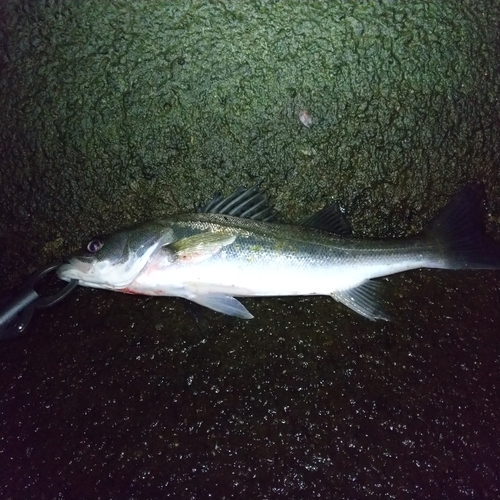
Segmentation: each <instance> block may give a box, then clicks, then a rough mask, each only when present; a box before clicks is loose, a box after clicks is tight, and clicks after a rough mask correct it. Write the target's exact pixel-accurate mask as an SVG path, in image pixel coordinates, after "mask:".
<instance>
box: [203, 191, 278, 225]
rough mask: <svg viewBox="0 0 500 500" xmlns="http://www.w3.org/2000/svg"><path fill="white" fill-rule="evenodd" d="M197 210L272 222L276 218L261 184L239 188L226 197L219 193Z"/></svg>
mask: <svg viewBox="0 0 500 500" xmlns="http://www.w3.org/2000/svg"><path fill="white" fill-rule="evenodd" d="M196 211H197V212H198V213H210V214H225V215H232V216H234V217H241V218H243V219H252V220H260V221H264V222H272V221H274V220H275V218H276V212H275V210H274V208H273V207H272V206H271V205H270V204H269V201H268V199H267V196H266V195H265V194H264V193H263V192H262V191H261V190H260V184H256V185H255V186H253V187H251V188H250V189H246V188H239V189H237V190H236V191H234V192H233V193H231V194H230V195H229V196H226V197H225V198H223V197H222V196H221V195H220V194H218V195H216V196H215V197H214V199H213V200H211V201H210V202H209V203H207V204H206V205H204V206H199V207H198V208H197V210H196Z"/></svg>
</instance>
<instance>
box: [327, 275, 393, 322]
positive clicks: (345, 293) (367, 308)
mask: <svg viewBox="0 0 500 500" xmlns="http://www.w3.org/2000/svg"><path fill="white" fill-rule="evenodd" d="M379 290H380V282H379V281H371V280H370V281H367V282H365V283H363V284H361V285H359V286H357V287H355V288H349V289H348V290H342V291H340V292H334V293H332V294H331V296H332V297H333V298H334V299H335V300H338V301H339V302H342V304H344V305H346V306H347V307H349V308H350V309H352V310H353V311H356V312H357V313H358V314H361V316H364V317H365V318H368V319H371V320H372V321H373V320H376V319H383V320H385V321H390V320H391V318H390V316H388V315H387V314H386V313H385V312H384V311H383V310H382V309H381V307H380V306H379V303H378V299H379V297H378V295H379Z"/></svg>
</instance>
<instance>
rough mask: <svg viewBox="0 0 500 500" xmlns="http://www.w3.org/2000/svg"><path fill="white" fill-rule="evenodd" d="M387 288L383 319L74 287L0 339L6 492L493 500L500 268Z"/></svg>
mask: <svg viewBox="0 0 500 500" xmlns="http://www.w3.org/2000/svg"><path fill="white" fill-rule="evenodd" d="M387 292H388V293H387V297H386V298H387V302H388V305H387V309H388V310H389V311H390V312H391V313H393V315H394V317H395V321H394V322H392V323H384V322H375V323H372V322H369V321H367V320H365V319H363V318H360V317H357V316H355V314H354V313H351V312H350V311H348V310H347V309H346V308H345V307H343V306H342V305H339V304H336V303H334V302H333V301H332V300H330V299H328V298H307V299H302V298H287V299H279V298H277V299H269V300H268V299H266V300H262V299H255V300H250V299H246V300H245V304H246V305H247V307H248V308H249V309H250V310H251V311H252V312H253V313H254V314H255V316H256V318H255V319H254V320H251V321H244V320H238V319H234V318H229V317H225V316H222V315H219V314H217V313H213V312H210V311H209V312H206V313H205V312H203V313H202V314H200V312H199V311H198V310H197V309H192V308H189V307H186V306H185V303H184V302H183V301H182V300H180V299H171V298H161V299H157V298H145V297H134V296H126V295H120V294H113V293H111V292H104V291H96V290H89V289H78V290H77V291H76V292H74V293H73V295H71V296H70V297H68V298H67V299H66V300H65V301H64V302H63V303H61V304H59V305H57V306H55V307H54V308H52V309H51V310H46V311H43V312H39V313H38V314H37V316H36V317H35V318H34V319H33V322H32V323H31V325H30V329H29V332H28V334H27V335H26V336H25V337H22V338H20V339H18V340H15V341H6V342H3V343H2V344H0V370H1V379H0V398H1V399H0V405H1V430H0V460H1V464H2V465H1V467H0V476H1V481H0V489H1V497H2V498H4V499H9V498H12V499H18V498H37V499H45V498H47V499H48V498H63V499H66V498H68V499H72V498H92V499H101V498H102V499H107V498H137V499H141V498H196V499H197V498H217V499H224V498H235V497H236V498H259V499H266V498H270V499H272V498H287V499H290V498H344V499H351V498H352V499H360V498H397V499H401V498H403V499H404V498H447V499H457V498H474V499H477V498H485V499H486V498H499V496H500V466H499V463H500V460H499V459H500V451H499V447H498V444H499V438H500V432H499V427H500V424H499V417H500V409H499V403H500V393H499V389H500V338H499V331H500V293H499V292H500V276H498V274H495V273H488V272H471V273H467V272H440V271H422V272H412V273H407V274H405V275H402V276H395V277H392V278H390V280H389V284H388V286H387Z"/></svg>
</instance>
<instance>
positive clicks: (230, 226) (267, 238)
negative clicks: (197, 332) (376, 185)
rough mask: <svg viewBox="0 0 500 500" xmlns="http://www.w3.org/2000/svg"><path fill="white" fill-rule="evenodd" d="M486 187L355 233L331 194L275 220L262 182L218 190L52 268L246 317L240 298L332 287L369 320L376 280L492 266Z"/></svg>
mask: <svg viewBox="0 0 500 500" xmlns="http://www.w3.org/2000/svg"><path fill="white" fill-rule="evenodd" d="M483 199H484V188H483V187H482V185H481V184H480V183H475V182H473V183H469V184H467V185H466V186H464V187H463V188H462V189H461V190H460V191H459V192H458V193H457V194H456V195H455V196H454V197H453V198H452V199H451V201H450V202H449V203H448V205H446V207H445V208H444V209H442V210H441V211H440V212H439V213H438V215H437V216H435V217H434V219H432V220H431V221H430V223H429V224H428V225H427V227H426V228H425V229H424V230H423V231H422V232H421V233H420V234H417V235H413V236H409V237H407V238H393V239H363V238H357V237H354V236H353V235H352V230H351V227H350V224H349V222H348V221H347V218H346V217H345V214H344V212H343V211H342V210H341V209H340V206H339V204H338V203H337V202H334V203H330V204H328V205H326V206H325V207H324V208H322V209H321V210H320V211H319V212H317V213H315V214H313V215H311V216H310V217H308V218H307V219H305V220H303V221H302V222H300V223H298V224H288V223H282V222H279V221H278V217H277V212H276V211H275V209H274V207H273V206H272V205H270V203H269V201H268V199H267V197H266V195H265V194H264V192H263V191H262V190H261V189H260V186H259V185H257V186H253V187H252V188H250V189H244V188H240V189H238V190H236V191H235V192H233V193H232V194H231V195H229V196H227V197H223V196H221V195H218V196H216V197H214V199H213V200H211V201H210V202H209V203H208V204H206V205H204V206H201V207H198V208H197V209H196V210H194V211H193V212H192V213H184V214H179V215H173V216H170V217H166V218H165V219H164V220H158V221H149V222H144V223H140V224H138V225H135V226H132V227H129V228H127V229H123V230H121V231H118V232H116V233H114V234H112V235H110V236H108V237H106V238H94V239H93V240H91V241H90V242H89V244H88V245H87V249H86V251H85V252H83V253H79V254H76V255H74V256H72V257H70V258H69V259H67V261H66V262H65V263H64V264H62V265H61V266H60V267H59V268H58V270H57V275H58V276H59V278H60V279H62V280H65V281H70V280H73V279H74V280H78V284H80V285H82V286H85V287H92V288H102V289H107V290H114V291H118V292H124V293H131V294H142V295H151V296H174V297H182V298H184V299H187V300H190V301H192V302H195V303H197V304H200V305H202V306H205V307H207V308H209V309H212V310H214V311H218V312H220V313H224V314H227V315H230V316H235V317H238V318H243V319H251V318H253V315H252V314H251V313H250V312H249V311H248V309H247V308H246V307H245V306H244V305H243V304H242V303H241V301H240V300H238V298H242V297H271V296H294V295H297V296H306V295H330V296H331V297H333V298H334V299H335V300H337V301H339V302H341V303H342V304H344V305H345V306H347V307H348V308H350V309H352V310H353V311H355V312H356V313H358V314H360V315H361V316H364V317H365V318H368V319H370V320H387V321H389V320H390V319H391V318H390V316H389V315H388V314H387V313H386V312H385V311H384V310H383V308H382V307H381V305H380V285H381V280H379V279H377V278H381V277H384V276H389V275H392V274H395V273H401V272H404V271H409V270H412V269H418V268H438V269H499V268H500V245H499V244H498V243H497V242H496V241H495V240H494V239H493V238H492V237H491V236H490V235H488V234H487V232H486V229H485V207H484V204H483Z"/></svg>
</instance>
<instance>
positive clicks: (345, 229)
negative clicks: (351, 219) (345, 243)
mask: <svg viewBox="0 0 500 500" xmlns="http://www.w3.org/2000/svg"><path fill="white" fill-rule="evenodd" d="M300 225H301V226H307V227H312V228H314V229H320V230H321V231H328V232H330V233H334V234H338V235H339V236H350V235H351V233H352V230H351V226H350V224H349V223H348V222H347V219H346V218H345V215H344V214H343V213H342V210H341V209H340V206H339V204H338V203H337V202H334V203H331V204H330V205H327V206H326V207H324V208H322V209H321V210H320V211H319V212H316V213H315V214H313V215H311V216H310V217H308V218H307V219H306V220H304V221H302V222H301V224H300Z"/></svg>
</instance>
